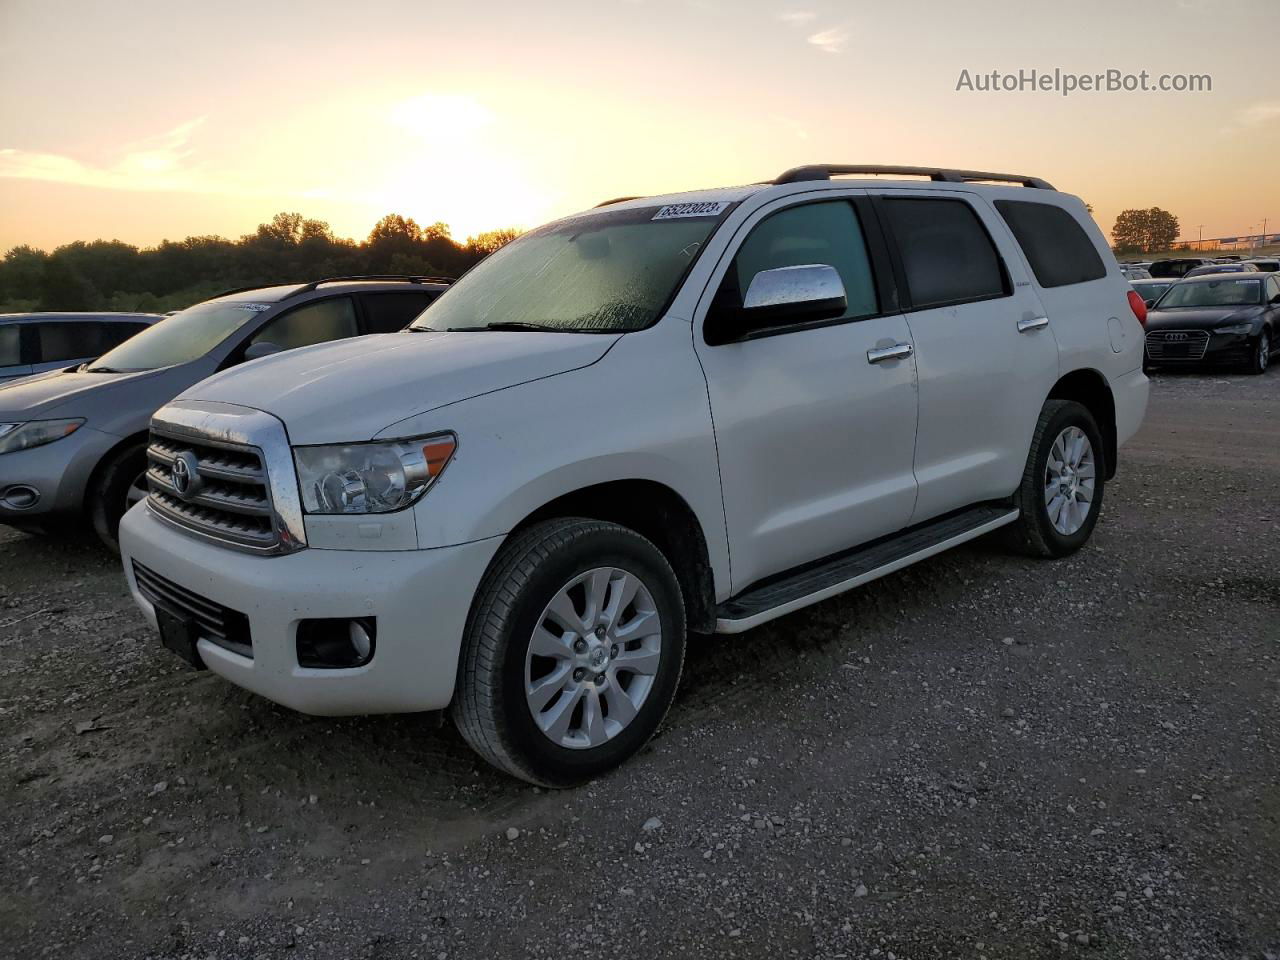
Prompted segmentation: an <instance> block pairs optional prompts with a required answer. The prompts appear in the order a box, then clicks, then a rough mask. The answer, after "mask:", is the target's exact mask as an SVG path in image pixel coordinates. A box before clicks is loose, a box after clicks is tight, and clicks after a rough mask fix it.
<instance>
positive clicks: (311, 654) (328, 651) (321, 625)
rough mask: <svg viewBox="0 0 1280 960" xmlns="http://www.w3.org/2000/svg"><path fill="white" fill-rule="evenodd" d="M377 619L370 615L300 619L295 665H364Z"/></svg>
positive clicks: (375, 633)
mask: <svg viewBox="0 0 1280 960" xmlns="http://www.w3.org/2000/svg"><path fill="white" fill-rule="evenodd" d="M376 636H377V621H376V620H374V618H372V617H360V618H357V619H354V620H346V619H342V618H334V619H325V620H302V621H299V623H298V639H297V648H298V666H300V667H314V668H319V669H328V670H337V669H342V668H344V667H363V666H364V665H365V664H366V663H368V662H369V661H370V660H372V659H373V651H374V641H375V638H376Z"/></svg>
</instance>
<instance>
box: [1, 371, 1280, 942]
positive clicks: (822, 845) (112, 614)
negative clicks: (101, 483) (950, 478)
mask: <svg viewBox="0 0 1280 960" xmlns="http://www.w3.org/2000/svg"><path fill="white" fill-rule="evenodd" d="M0 653H2V654H3V659H2V660H0V754H2V756H3V768H4V769H3V777H0V791H3V793H2V794H0V865H2V867H3V869H2V870H0V930H2V931H3V933H2V934H0V954H3V955H5V956H12V957H22V958H29V957H40V956H51V957H58V958H69V957H92V958H102V957H117V956H118V957H134V956H156V957H200V958H204V957H298V956H303V957H308V956H314V957H341V958H346V957H352V958H355V957H370V958H379V957H424V958H437V957H446V958H453V957H458V958H470V957H517V956H520V957H523V956H530V957H539V956H558V957H564V956H578V957H594V956H602V957H610V958H629V957H637V958H641V957H643V958H650V957H695V956H710V955H716V956H736V957H770V958H786V957H850V958H854V957H857V958H864V957H878V958H897V960H906V958H911V960H921V958H932V957H964V958H975V960H976V958H981V957H989V958H1018V960H1024V958H1035V957H1082V958H1084V957H1089V958H1093V957H1098V958H1106V957H1169V958H1175V960H1184V958H1202V957H1223V958H1233V960H1235V958H1256V960H1263V958H1265V960H1275V958H1277V957H1280V751H1278V750H1277V746H1278V745H1280V374H1277V373H1275V372H1273V373H1272V374H1271V375H1269V376H1267V377H1263V378H1248V377H1242V376H1235V375H1224V376H1201V375H1182V376H1162V377H1158V378H1157V379H1156V381H1155V386H1154V390H1153V400H1152V408H1151V412H1150V415H1149V418H1148V421H1147V423H1146V426H1145V427H1144V429H1143V431H1142V433H1141V434H1140V435H1139V436H1138V437H1137V438H1136V439H1135V441H1134V442H1133V443H1132V444H1131V445H1130V446H1129V447H1128V448H1127V449H1126V451H1125V456H1124V459H1123V462H1122V465H1121V474H1120V476H1119V478H1118V479H1117V481H1116V482H1115V483H1114V484H1112V485H1111V487H1110V488H1109V489H1108V491H1107V503H1106V507H1105V513H1104V517H1103V522H1102V523H1101V524H1100V526H1099V528H1098V531H1097V534H1096V535H1095V537H1094V540H1093V542H1092V544H1091V545H1090V546H1089V547H1088V548H1087V549H1085V550H1084V551H1083V552H1081V553H1080V554H1079V555H1077V556H1075V557H1073V558H1071V559H1069V560H1066V561H1061V562H1057V563H1044V562H1040V563H1037V562H1030V561H1027V560H1023V559H1018V558H1014V557H1009V556H1006V555H1004V554H1003V553H1002V552H1001V551H1000V549H999V547H998V545H996V544H993V543H988V542H981V543H978V544H976V545H974V546H972V547H970V548H968V549H962V550H960V551H957V552H953V553H951V554H949V555H945V556H943V557H939V558H936V559H934V560H932V561H930V562H927V563H925V564H923V565H920V566H918V567H915V568H914V569H912V570H909V571H906V572H904V573H901V574H898V575H896V576H893V577H890V578H888V579H886V580H882V581H879V582H878V583H875V584H873V585H871V586H870V587H868V588H864V589H863V590H861V591H859V592H857V593H855V594H853V595H851V596H849V597H847V598H844V599H841V600H836V601H833V602H829V603H827V604H824V605H821V606H819V607H817V608H814V609H812V610H809V611H806V612H804V613H801V614H796V615H793V616H791V617H788V618H786V619H784V620H781V621H779V622H777V623H774V624H772V625H770V626H768V627H764V628H761V629H759V630H756V631H754V632H752V633H750V634H748V635H746V636H744V637H741V638H725V639H716V640H709V641H703V642H700V643H698V644H696V645H694V647H693V649H692V650H691V653H690V660H689V664H688V668H687V671H686V682H685V685H684V688H683V691H682V694H681V696H680V698H679V700H678V702H677V704H676V706H675V708H674V709H673V711H672V713H671V716H670V718H669V719H668V721H667V724H666V727H665V728H664V730H663V732H662V733H661V734H660V736H659V737H658V738H657V739H656V740H655V741H654V742H653V743H652V744H651V746H650V747H649V748H648V749H647V750H646V751H645V753H644V754H643V755H641V756H640V757H639V758H637V759H636V760H635V761H634V762H632V763H631V764H629V765H628V766H626V767H625V768H624V769H622V770H620V771H618V772H616V773H615V774H613V775H612V776H610V777H608V778H606V779H604V780H602V781H600V782H598V783H596V784H594V785H593V786H591V787H589V788H585V789H581V790H578V791H574V792H568V793H549V792H546V791H539V790H536V789H533V788H531V787H528V786H526V785H522V784H519V783H517V782H515V781H513V780H510V779H507V778H505V777H503V776H501V775H499V774H497V773H495V772H494V771H492V770H490V769H489V768H488V767H485V766H483V765H481V764H479V763H478V762H477V761H476V760H475V759H473V757H472V755H471V754H470V753H469V752H468V750H467V749H466V747H465V746H464V745H463V744H462V742H461V740H460V739H459V737H458V736H457V734H456V733H455V732H454V731H453V730H452V729H451V728H449V727H447V726H446V727H444V728H443V729H439V728H437V727H436V726H435V725H434V724H433V723H432V722H431V721H430V719H428V718H423V717H416V716H411V717H381V718H363V719H351V720H341V721H333V720H324V719H316V718H309V717H303V716H299V715H296V714H292V713H289V712H288V711H285V710H283V709H279V708H276V707H274V706H273V705H271V704H269V703H267V702H266V701H263V700H259V699H256V698H254V697H252V696H250V695H248V694H245V693H242V692H240V691H238V690H236V689H235V688H233V687H231V686H229V685H227V684H225V683H223V682H222V681H220V680H218V679H217V678H215V677H212V676H210V675H208V674H196V673H192V672H189V671H187V670H185V669H184V668H182V667H181V666H180V665H179V663H178V661H177V660H176V658H174V657H172V656H171V655H169V654H168V653H166V652H164V651H163V650H161V649H160V647H159V644H158V642H157V640H156V639H155V638H154V637H153V636H152V635H151V634H150V633H149V631H148V630H147V629H146V628H145V627H144V625H143V623H142V620H141V619H140V617H139V616H138V615H137V614H135V612H134V610H133V607H132V606H131V604H130V602H129V601H128V599H127V597H126V595H125V592H124V584H123V579H122V578H121V576H120V575H119V573H118V571H117V569H116V565H115V563H114V561H113V560H112V559H110V558H108V557H107V556H106V555H105V554H103V553H102V552H100V551H99V550H98V549H96V548H95V547H93V546H91V545H89V544H70V545H69V544H66V543H55V542H50V541H46V540H40V539H33V538H29V537H26V536H23V535H21V534H17V533H13V532H10V531H7V530H5V531H3V532H0Z"/></svg>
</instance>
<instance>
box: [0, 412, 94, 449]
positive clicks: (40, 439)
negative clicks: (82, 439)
mask: <svg viewBox="0 0 1280 960" xmlns="http://www.w3.org/2000/svg"><path fill="white" fill-rule="evenodd" d="M83 424H84V418H83V417H81V418H78V419H75V420H30V421H28V422H27V423H0V453H13V452H15V451H17V450H26V449H28V448H30V447H42V446H44V445H45V444H46V443H53V441H55V440H61V439H62V438H63V437H69V436H71V434H73V433H75V432H76V431H77V430H79V429H80V427H81V426H83Z"/></svg>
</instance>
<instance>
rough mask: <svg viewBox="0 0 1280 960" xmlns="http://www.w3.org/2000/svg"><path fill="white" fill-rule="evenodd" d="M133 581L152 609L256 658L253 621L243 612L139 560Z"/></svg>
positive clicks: (227, 647)
mask: <svg viewBox="0 0 1280 960" xmlns="http://www.w3.org/2000/svg"><path fill="white" fill-rule="evenodd" d="M133 578H134V580H135V581H136V582H137V584H138V592H139V593H141V594H142V595H143V596H144V597H146V598H147V602H148V603H150V604H151V605H152V606H155V607H162V608H163V609H165V610H168V611H169V612H170V613H172V614H173V615H174V616H175V617H178V618H180V619H182V620H186V621H188V622H190V623H191V624H193V625H194V627H195V630H196V632H197V633H198V634H199V635H200V636H201V637H203V638H204V639H205V640H208V641H209V642H210V643H216V644H217V645H218V646H220V647H222V648H224V649H226V650H230V651H231V652H232V653H238V654H240V656H242V657H252V656H253V640H252V638H251V637H250V635H249V618H248V617H246V616H245V615H244V614H243V613H241V612H240V611H238V610H232V609H231V608H230V607H224V606H223V605H222V604H220V603H215V602H214V601H212V600H208V599H206V598H205V597H202V596H200V594H198V593H193V592H192V591H190V590H188V589H187V588H186V587H182V586H179V585H178V584H176V583H174V582H173V581H172V580H169V579H167V578H166V577H162V576H160V574H158V573H156V572H155V571H154V570H151V569H149V568H148V567H144V566H143V565H142V564H140V563H139V562H138V561H137V560H134V561H133Z"/></svg>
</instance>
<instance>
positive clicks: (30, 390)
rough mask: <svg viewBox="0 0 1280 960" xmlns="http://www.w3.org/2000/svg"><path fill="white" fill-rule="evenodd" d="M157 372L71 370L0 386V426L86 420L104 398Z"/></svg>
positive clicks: (53, 372) (42, 374)
mask: <svg viewBox="0 0 1280 960" xmlns="http://www.w3.org/2000/svg"><path fill="white" fill-rule="evenodd" d="M160 372H161V371H157V370H142V371H139V372H137V373H77V372H76V370H75V368H74V367H72V368H69V369H67V370H50V371H49V372H48V373H39V374H36V375H35V376H33V377H23V378H22V379H20V380H15V381H13V382H12V383H4V384H0V422H10V421H14V420H47V419H49V418H51V417H54V418H56V417H88V418H90V419H92V415H93V413H94V412H95V410H101V409H102V403H103V400H104V398H105V397H106V396H107V395H108V394H110V393H112V392H114V391H115V390H118V389H120V388H121V387H122V386H123V385H124V384H129V383H137V382H138V381H139V380H146V379H149V378H151V377H154V376H156V375H157V374H158V373H160Z"/></svg>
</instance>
